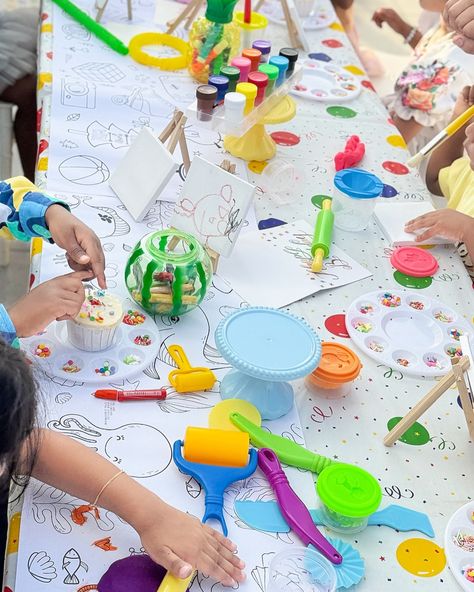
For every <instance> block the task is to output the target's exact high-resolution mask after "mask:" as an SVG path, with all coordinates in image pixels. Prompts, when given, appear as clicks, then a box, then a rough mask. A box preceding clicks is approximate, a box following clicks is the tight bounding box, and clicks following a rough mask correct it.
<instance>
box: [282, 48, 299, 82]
mask: <svg viewBox="0 0 474 592" xmlns="http://www.w3.org/2000/svg"><path fill="white" fill-rule="evenodd" d="M280 55H281V56H283V57H284V58H287V59H288V70H287V71H286V77H287V78H289V77H290V76H291V75H292V74H293V72H294V71H295V65H296V62H297V61H298V50H297V49H294V48H293V47H283V48H282V49H280Z"/></svg>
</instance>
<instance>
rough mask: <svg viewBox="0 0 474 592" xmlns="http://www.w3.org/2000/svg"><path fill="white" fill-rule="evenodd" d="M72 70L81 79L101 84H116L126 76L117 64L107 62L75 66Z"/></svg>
mask: <svg viewBox="0 0 474 592" xmlns="http://www.w3.org/2000/svg"><path fill="white" fill-rule="evenodd" d="M72 70H73V71H74V72H75V73H76V74H78V75H79V76H80V77H81V78H84V79H85V80H88V81H90V82H97V83H99V84H101V83H102V84H115V83H116V82H120V80H123V79H124V78H125V76H126V74H125V73H124V72H122V70H120V68H118V67H117V66H116V65H115V64H111V63H107V62H86V63H85V64H80V65H79V66H74V68H72Z"/></svg>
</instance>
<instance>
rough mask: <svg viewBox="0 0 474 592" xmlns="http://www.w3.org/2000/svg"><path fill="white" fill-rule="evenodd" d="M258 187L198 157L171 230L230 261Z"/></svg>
mask: <svg viewBox="0 0 474 592" xmlns="http://www.w3.org/2000/svg"><path fill="white" fill-rule="evenodd" d="M254 194H255V186H254V185H252V184H251V183H248V182H247V181H244V180H243V179H240V178H239V177H236V176H235V175H233V174H232V173H230V172H228V171H226V170H224V169H223V168H222V167H220V166H216V165H215V164H212V163H211V162H208V161H207V160H204V159H203V158H200V157H199V156H196V157H195V158H194V159H193V162H192V163H191V167H190V169H189V172H188V174H187V176H186V181H185V183H184V186H183V189H182V191H181V195H180V197H179V198H178V200H177V202H176V205H175V212H174V215H173V218H172V220H171V226H172V227H173V228H177V229H179V230H182V231H184V232H189V233H190V234H192V235H194V236H195V237H196V238H197V239H198V240H199V241H200V242H201V243H202V244H203V245H204V246H205V247H206V248H207V249H208V250H211V251H214V252H215V253H216V254H217V255H222V256H223V257H229V255H230V254H231V252H232V249H233V248H234V245H235V242H236V240H237V237H238V236H239V232H240V230H241V228H242V225H243V223H244V221H245V217H246V215H247V212H248V210H249V207H250V204H251V203H252V199H253V196H254Z"/></svg>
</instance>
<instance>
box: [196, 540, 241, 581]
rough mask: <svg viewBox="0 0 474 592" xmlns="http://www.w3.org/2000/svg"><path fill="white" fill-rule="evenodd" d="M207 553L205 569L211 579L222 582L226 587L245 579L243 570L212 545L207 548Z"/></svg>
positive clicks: (204, 561) (204, 560) (204, 559)
mask: <svg viewBox="0 0 474 592" xmlns="http://www.w3.org/2000/svg"><path fill="white" fill-rule="evenodd" d="M205 553H206V554H205V557H203V563H204V565H203V568H204V569H205V570H206V571H207V572H208V573H209V575H210V576H211V577H213V578H214V579H216V580H218V581H220V582H222V584H224V585H225V586H233V585H234V584H235V583H236V582H241V581H242V580H243V579H244V575H243V573H242V570H241V569H239V568H238V567H235V565H233V564H232V563H231V562H230V561H228V560H227V558H226V557H224V556H223V555H221V554H220V553H219V551H217V550H216V549H214V548H213V547H212V546H211V545H208V546H207V548H206V549H205Z"/></svg>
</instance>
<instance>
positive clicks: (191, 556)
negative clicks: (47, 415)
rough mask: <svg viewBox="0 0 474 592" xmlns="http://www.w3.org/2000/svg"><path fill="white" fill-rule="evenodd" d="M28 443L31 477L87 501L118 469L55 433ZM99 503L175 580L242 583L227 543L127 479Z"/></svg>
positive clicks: (112, 486)
mask: <svg viewBox="0 0 474 592" xmlns="http://www.w3.org/2000/svg"><path fill="white" fill-rule="evenodd" d="M38 436H39V441H38V442H36V443H35V438H37V437H38ZM31 444H32V446H33V447H34V446H35V445H36V446H37V454H36V457H35V460H34V468H33V473H32V474H33V476H34V477H36V478H37V479H40V480H41V481H43V482H44V483H48V484H50V485H53V486H54V487H57V488H58V489H61V490H62V491H67V492H68V493H70V494H71V495H73V496H74V497H78V498H80V499H83V500H86V501H88V502H89V503H92V502H93V500H95V498H96V497H97V494H98V493H99V492H100V491H101V490H102V488H103V486H104V485H105V484H106V483H107V482H108V481H109V480H110V479H111V478H112V477H114V476H115V475H117V473H118V472H119V471H120V469H117V467H116V466H114V465H113V464H112V463H110V462H109V461H107V460H106V459H105V458H103V457H102V456H100V455H99V454H97V453H96V452H94V451H93V450H92V449H90V448H87V447H86V446H83V445H82V444H79V443H78V442H75V441H74V440H72V439H71V438H69V437H67V436H64V435H62V434H58V433H57V432H54V431H50V430H39V431H38V432H36V433H35V435H34V436H33V437H32V441H31ZM144 446H146V443H144ZM25 448H27V446H25ZM98 505H100V506H101V507H103V508H106V509H108V510H111V511H112V512H114V513H115V514H117V515H118V516H120V517H121V518H122V519H123V520H125V521H126V522H128V523H129V524H130V525H131V526H132V527H133V528H134V529H135V530H136V531H137V532H138V534H139V535H140V538H141V541H142V544H143V546H144V548H145V549H146V551H147V553H148V554H149V555H150V557H151V558H152V559H153V560H154V561H156V562H157V563H159V564H161V565H162V566H163V567H165V568H166V569H167V570H170V571H171V572H172V573H173V574H174V575H176V576H177V577H181V578H186V577H187V576H189V575H190V574H191V572H192V571H193V570H195V569H198V570H200V571H203V572H204V573H206V574H208V575H210V576H212V577H213V578H215V579H216V580H219V581H221V582H222V583H223V584H225V585H229V586H233V585H235V583H236V582H241V581H243V580H244V578H245V576H244V574H243V572H242V569H243V568H244V564H243V562H242V561H241V560H240V559H239V558H238V557H237V555H235V554H234V552H235V550H236V547H235V545H234V544H233V543H232V542H231V541H229V540H228V539H226V538H225V537H224V536H222V535H221V534H219V533H218V532H216V531H215V530H213V529H212V528H210V527H209V526H206V525H204V524H201V522H200V521H199V520H198V519H197V518H193V517H192V516H189V515H188V514H185V513H183V512H180V511H179V510H177V509H175V508H173V507H172V506H169V505H168V504H166V503H165V502H163V500H161V499H160V498H159V497H158V496H156V495H155V494H153V493H152V492H151V491H149V490H148V489H146V488H145V487H143V486H142V485H140V484H139V483H138V482H137V481H135V480H134V479H132V478H131V477H129V476H128V475H126V474H122V475H120V476H118V477H116V478H115V479H114V480H113V481H111V482H110V484H109V485H108V486H107V487H106V488H105V489H104V491H103V493H102V494H101V495H100V500H99V502H98Z"/></svg>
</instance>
